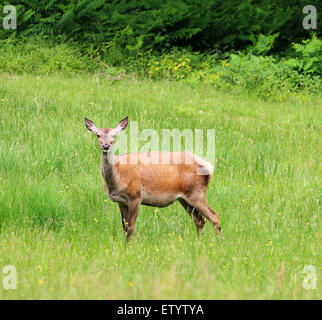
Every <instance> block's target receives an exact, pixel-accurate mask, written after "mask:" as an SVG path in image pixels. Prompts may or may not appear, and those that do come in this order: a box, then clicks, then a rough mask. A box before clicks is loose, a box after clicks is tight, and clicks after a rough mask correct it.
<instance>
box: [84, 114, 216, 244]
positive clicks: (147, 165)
mask: <svg viewBox="0 0 322 320" xmlns="http://www.w3.org/2000/svg"><path fill="white" fill-rule="evenodd" d="M85 124H86V127H87V128H88V129H89V130H90V131H93V132H94V133H95V134H96V135H97V138H98V141H99V145H100V147H101V149H102V150H103V152H102V176H103V178H104V189H105V191H106V193H107V194H108V196H109V198H110V199H111V200H112V201H114V202H118V204H119V207H120V211H121V215H122V225H123V230H124V231H125V232H126V233H127V239H128V240H129V239H130V237H131V235H132V234H133V232H134V225H135V221H136V218H137V214H138V208H139V205H140V204H144V205H148V206H155V207H165V206H168V205H170V204H172V203H173V202H174V201H176V200H179V201H180V203H181V204H182V206H183V207H184V208H185V210H186V211H187V212H188V213H189V214H190V215H191V216H192V217H193V220H194V222H195V224H196V228H197V231H198V234H199V233H200V232H201V231H202V229H203V227H204V224H205V219H204V218H206V219H207V220H209V221H210V223H211V224H212V225H213V227H214V229H215V231H216V233H217V235H218V236H219V235H220V231H219V229H220V227H219V217H218V214H217V213H216V212H215V211H214V210H213V209H212V208H210V207H209V205H208V204H207V202H206V189H207V186H208V183H209V181H210V179H211V175H212V172H210V171H209V169H208V168H207V164H205V162H203V160H201V159H200V158H198V157H196V156H195V155H194V154H192V153H190V152H161V151H153V152H147V153H140V154H124V155H120V156H116V157H114V156H113V151H110V152H104V149H103V148H104V146H106V145H107V144H108V145H110V146H112V145H113V143H114V141H115V137H116V134H117V133H118V132H119V131H121V130H124V129H125V128H126V126H127V118H125V119H123V120H122V121H121V122H120V123H119V125H118V126H117V127H116V128H115V129H106V128H105V129H97V128H96V126H95V125H94V123H93V122H91V121H90V120H88V119H86V118H85ZM164 158H166V159H167V160H168V163H166V164H165V163H164V162H162V160H164ZM133 159H137V160H138V161H136V162H135V163H132V162H131V160H132V161H133ZM153 160H154V163H153ZM155 162H157V164H156V163H155ZM200 167H202V169H203V170H204V171H205V172H207V173H208V174H206V175H198V174H197V169H198V168H200ZM207 170H208V171H207Z"/></svg>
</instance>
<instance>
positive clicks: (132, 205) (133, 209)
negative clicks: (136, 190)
mask: <svg viewBox="0 0 322 320" xmlns="http://www.w3.org/2000/svg"><path fill="white" fill-rule="evenodd" d="M140 202H141V199H134V200H131V201H130V202H129V215H130V218H129V224H128V230H127V241H128V242H129V241H130V239H131V236H132V234H133V232H134V226H135V221H136V218H137V216H138V211H139V205H140Z"/></svg>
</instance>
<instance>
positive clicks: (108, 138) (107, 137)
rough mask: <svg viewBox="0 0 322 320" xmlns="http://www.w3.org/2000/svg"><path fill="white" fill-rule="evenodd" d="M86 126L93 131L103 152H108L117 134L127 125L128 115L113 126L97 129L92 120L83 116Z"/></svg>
mask: <svg viewBox="0 0 322 320" xmlns="http://www.w3.org/2000/svg"><path fill="white" fill-rule="evenodd" d="M84 120H85V126H86V128H87V129H88V130H89V131H91V132H93V133H95V135H96V137H97V140H98V144H99V146H100V148H101V150H102V151H103V152H110V151H111V150H112V146H113V144H114V142H115V139H116V137H117V135H118V134H119V133H120V132H121V131H122V130H124V129H125V128H126V127H127V124H128V117H126V118H124V119H123V120H121V121H120V122H119V124H118V125H117V126H116V127H115V128H101V129H98V128H97V127H96V125H95V124H94V122H93V121H91V120H89V119H87V118H84Z"/></svg>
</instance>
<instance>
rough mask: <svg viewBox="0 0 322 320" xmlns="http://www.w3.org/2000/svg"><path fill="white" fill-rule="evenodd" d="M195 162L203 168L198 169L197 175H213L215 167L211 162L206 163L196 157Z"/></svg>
mask: <svg viewBox="0 0 322 320" xmlns="http://www.w3.org/2000/svg"><path fill="white" fill-rule="evenodd" d="M195 160H196V162H197V163H198V164H199V165H200V166H201V168H198V169H197V174H199V175H212V174H213V173H214V167H213V165H212V164H211V163H210V162H208V161H205V160H203V159H201V158H200V157H198V156H196V155H195Z"/></svg>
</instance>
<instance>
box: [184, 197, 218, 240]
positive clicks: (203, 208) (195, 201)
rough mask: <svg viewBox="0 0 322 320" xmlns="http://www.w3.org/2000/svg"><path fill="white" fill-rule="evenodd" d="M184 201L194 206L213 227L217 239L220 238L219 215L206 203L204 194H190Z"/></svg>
mask: <svg viewBox="0 0 322 320" xmlns="http://www.w3.org/2000/svg"><path fill="white" fill-rule="evenodd" d="M186 202H187V203H188V204H189V205H190V206H192V207H194V208H196V209H197V210H198V212H199V213H200V214H201V215H202V216H204V217H205V218H206V219H207V220H208V221H209V222H210V223H211V224H212V226H213V227H214V229H215V231H216V234H217V236H218V239H219V240H220V230H221V228H220V225H219V216H218V214H217V213H216V212H215V210H213V209H212V208H211V207H210V206H209V205H208V203H207V201H206V198H205V196H200V195H195V196H193V195H192V196H190V197H189V198H187V199H186Z"/></svg>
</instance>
